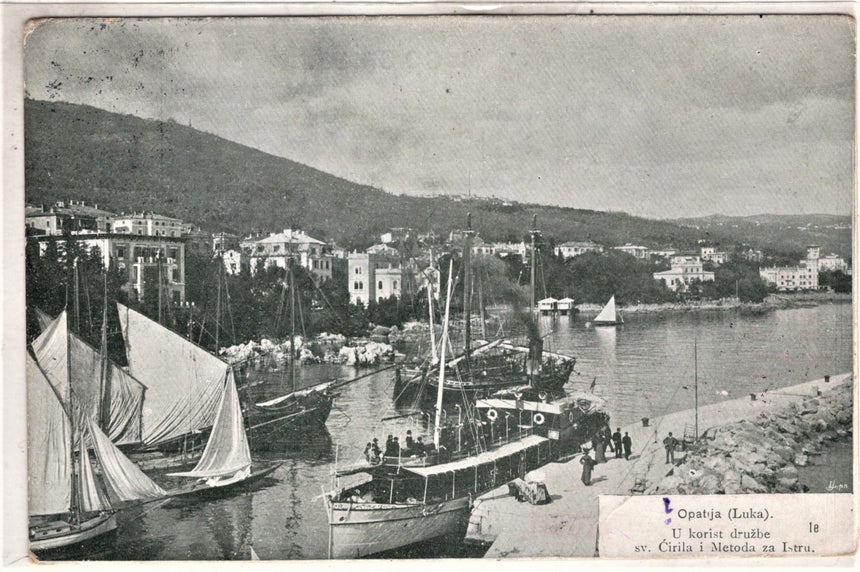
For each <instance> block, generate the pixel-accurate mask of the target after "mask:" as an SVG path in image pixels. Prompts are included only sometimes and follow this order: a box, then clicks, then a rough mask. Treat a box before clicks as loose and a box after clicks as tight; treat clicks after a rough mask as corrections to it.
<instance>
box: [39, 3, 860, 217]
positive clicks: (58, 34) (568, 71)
mask: <svg viewBox="0 0 860 572" xmlns="http://www.w3.org/2000/svg"><path fill="white" fill-rule="evenodd" d="M854 36H855V30H854V25H853V22H852V21H851V20H850V19H849V18H848V17H844V16H765V17H763V18H759V17H758V16H699V17H694V16H691V17H687V16H671V17H666V16H617V17H612V16H553V17H548V16H544V17H529V16H511V17H506V16H502V17H483V16H481V17H476V16H471V17H450V16H447V17H446V16H442V17H370V18H368V17H353V18H221V19H218V18H216V19H145V20H143V19H141V20H134V19H114V20H105V21H101V20H93V19H79V20H75V19H70V20H49V21H45V22H43V23H41V24H40V25H38V26H36V27H35V29H34V30H33V31H32V32H31V33H30V35H29V36H28V37H27V40H26V45H25V66H24V69H25V83H26V93H27V95H28V96H29V97H31V98H34V99H42V100H54V101H66V102H71V103H81V104H86V105H92V106H95V107H99V108H102V109H106V110H109V111H113V112H119V113H129V114H132V115H136V116H140V117H144V118H156V119H163V120H166V119H172V120H174V121H176V122H178V123H181V124H183V125H190V126H192V127H194V128H195V129H199V130H202V131H206V132H209V133H214V134H216V135H219V136H221V137H224V138H226V139H229V140H232V141H236V142H238V143H242V144H244V145H248V146H251V147H254V148H257V149H261V150H263V151H266V152H268V153H272V154H274V155H278V156H282V157H286V158H289V159H292V160H294V161H298V162H301V163H304V164H307V165H310V166H313V167H316V168H318V169H320V170H323V171H326V172H329V173H332V174H335V175H338V176H341V177H344V178H346V179H349V180H351V181H354V182H357V183H363V184H369V185H374V186H376V187H378V188H381V189H384V190H386V191H389V192H392V193H396V194H407V195H429V194H434V195H435V194H459V195H469V194H471V195H473V196H495V197H499V198H504V199H513V200H518V201H522V202H534V203H541V204H550V205H561V206H568V207H575V208H585V209H595V210H612V211H624V212H628V213H631V214H635V215H640V216H646V217H650V218H676V217H685V216H703V215H709V214H726V215H752V214H762V213H776V214H804V213H832V214H843V215H850V214H851V212H852V210H851V209H852V198H853V183H852V180H853V179H852V165H853V161H852V157H853V152H854V151H853V133H854V124H855V121H854V98H855V93H854V68H855V60H854V54H855V37H854ZM25 136H26V134H25Z"/></svg>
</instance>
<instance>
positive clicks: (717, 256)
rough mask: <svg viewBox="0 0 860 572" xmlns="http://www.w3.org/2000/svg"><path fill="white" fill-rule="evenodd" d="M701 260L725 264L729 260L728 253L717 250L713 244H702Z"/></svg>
mask: <svg viewBox="0 0 860 572" xmlns="http://www.w3.org/2000/svg"><path fill="white" fill-rule="evenodd" d="M701 255H702V260H703V261H705V260H707V261H709V262H713V263H714V264H715V265H717V266H719V265H720V264H725V263H726V262H728V261H729V253H728V252H724V251H722V250H717V248H716V247H714V246H703V247H702V249H701Z"/></svg>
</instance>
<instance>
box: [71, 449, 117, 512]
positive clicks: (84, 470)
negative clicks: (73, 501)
mask: <svg viewBox="0 0 860 572" xmlns="http://www.w3.org/2000/svg"><path fill="white" fill-rule="evenodd" d="M80 459H81V463H80V467H79V470H78V478H79V480H80V485H79V486H78V495H80V498H79V499H78V504H79V506H80V509H81V510H82V511H83V512H96V511H100V510H108V509H109V508H111V506H110V502H109V501H108V500H107V499H106V498H105V497H104V495H103V493H102V492H101V490H100V489H99V487H98V485H96V479H95V476H94V475H93V466H92V460H91V459H90V451H89V449H87V448H86V446H84V447H83V448H82V450H81V451H80Z"/></svg>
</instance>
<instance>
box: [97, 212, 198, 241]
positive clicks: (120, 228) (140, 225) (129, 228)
mask: <svg viewBox="0 0 860 572" xmlns="http://www.w3.org/2000/svg"><path fill="white" fill-rule="evenodd" d="M192 230H193V226H192V225H190V224H187V223H185V222H183V221H182V220H181V219H178V218H173V217H169V216H165V215H160V214H156V213H152V212H143V213H136V214H130V215H126V214H120V215H116V217H115V218H114V220H113V232H116V233H123V234H136V235H138V236H169V237H172V238H179V237H181V236H182V235H184V234H187V233H189V232H191V231H192Z"/></svg>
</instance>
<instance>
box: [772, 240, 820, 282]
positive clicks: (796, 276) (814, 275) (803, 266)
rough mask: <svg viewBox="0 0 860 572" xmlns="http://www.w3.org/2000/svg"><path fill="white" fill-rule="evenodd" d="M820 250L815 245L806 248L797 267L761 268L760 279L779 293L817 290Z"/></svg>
mask: <svg viewBox="0 0 860 572" xmlns="http://www.w3.org/2000/svg"><path fill="white" fill-rule="evenodd" d="M820 255H821V249H820V248H819V247H818V246H817V245H810V246H807V247H806V259H805V260H801V261H800V262H799V263H798V264H797V266H770V267H767V268H761V269H760V270H759V276H761V279H762V280H764V281H765V282H767V283H768V284H770V285H772V286H776V289H777V290H779V291H780V292H795V291H797V290H817V289H818V271H819V263H820V259H819V258H820Z"/></svg>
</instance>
